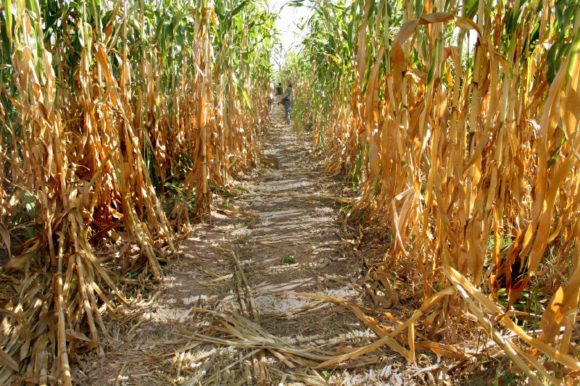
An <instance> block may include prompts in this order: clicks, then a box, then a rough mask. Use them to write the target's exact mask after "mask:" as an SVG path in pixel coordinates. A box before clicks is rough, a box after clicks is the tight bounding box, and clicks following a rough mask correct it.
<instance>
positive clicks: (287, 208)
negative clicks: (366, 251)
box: [76, 110, 398, 385]
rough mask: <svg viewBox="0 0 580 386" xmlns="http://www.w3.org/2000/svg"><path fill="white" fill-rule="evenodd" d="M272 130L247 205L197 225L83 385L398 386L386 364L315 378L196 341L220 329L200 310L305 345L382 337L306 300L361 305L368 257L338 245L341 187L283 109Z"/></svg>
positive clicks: (89, 366)
mask: <svg viewBox="0 0 580 386" xmlns="http://www.w3.org/2000/svg"><path fill="white" fill-rule="evenodd" d="M273 120H274V123H273V124H272V125H271V127H270V128H269V129H268V134H267V135H266V138H265V141H264V151H263V153H264V159H263V162H262V164H263V167H262V168H261V169H260V170H258V171H256V172H255V173H254V174H253V175H252V176H249V177H248V178H247V180H245V181H242V182H241V183H240V184H239V185H238V186H237V188H236V189H237V191H238V192H239V195H237V196H236V197H232V198H230V199H225V200H224V202H223V203H222V205H220V206H219V208H220V209H217V210H216V211H215V212H213V213H212V216H211V218H210V219H209V221H208V222H207V223H205V224H199V225H197V226H196V229H194V230H193V231H192V232H191V236H190V237H189V238H188V240H186V241H184V242H183V243H182V244H181V251H182V256H181V258H180V259H179V260H178V261H175V262H174V263H172V266H171V268H170V270H169V272H170V273H169V274H168V276H167V278H166V281H165V283H164V285H163V288H162V290H161V291H160V292H159V293H158V294H157V295H156V296H155V297H154V298H153V299H149V300H147V301H145V300H144V301H141V302H139V303H138V304H137V305H136V306H134V307H133V308H130V309H125V310H121V311H119V312H118V313H117V314H116V315H112V316H111V320H110V321H109V327H110V329H111V332H112V335H113V338H114V343H112V344H110V345H109V346H108V347H106V351H107V354H106V355H105V356H104V357H102V358H96V357H83V358H79V366H78V368H77V370H76V371H77V374H76V376H77V378H78V379H79V380H80V382H81V383H82V384H93V385H103V384H107V385H114V384H115V385H169V384H186V385H187V384H190V385H198V384H201V385H208V384H216V385H217V384H219V385H235V384H250V385H254V384H256V385H257V384H264V385H269V384H279V383H280V381H282V382H283V383H284V384H304V383H306V384H325V381H330V383H331V384H342V382H343V381H344V379H345V378H349V377H350V379H351V381H352V383H351V384H385V383H389V384H396V383H397V380H398V374H397V372H396V371H395V370H394V368H393V369H392V368H391V366H388V367H385V365H384V363H385V361H384V358H383V360H382V363H383V364H382V365H381V366H382V367H381V368H379V371H375V372H374V373H371V374H370V375H369V374H366V375H364V370H363V375H361V374H360V371H359V375H353V374H351V373H348V372H346V371H341V370H335V371H334V372H324V373H317V372H315V371H313V370H311V369H307V368H303V369H296V368H294V369H290V368H288V367H287V366H285V365H284V364H283V363H284V359H283V358H276V357H275V356H273V355H270V354H271V353H269V352H266V351H267V350H252V349H250V348H248V349H244V348H240V347H238V348H233V347H227V346H224V345H222V346H220V345H216V344H213V345H212V344H208V343H207V342H200V341H199V340H198V339H196V334H197V332H198V331H200V329H203V328H206V327H207V326H208V324H211V323H215V321H214V322H212V320H211V318H209V319H208V317H207V315H204V314H203V313H199V312H193V311H192V310H194V309H197V308H203V309H206V310H213V311H215V312H220V313H223V314H225V315H232V314H233V315H238V314H239V315H242V316H244V317H246V318H248V319H250V320H253V321H254V322H256V324H257V325H259V326H260V327H261V329H263V331H265V332H267V333H268V334H271V335H272V336H275V337H278V338H280V339H281V340H282V341H284V342H288V343H290V344H295V345H298V346H301V347H326V346H329V345H332V343H333V342H334V343H335V344H336V343H337V342H338V344H340V345H341V346H342V347H346V346H350V347H355V346H358V345H361V344H363V343H368V342H369V341H370V340H371V339H372V338H373V336H374V335H373V334H372V333H370V332H369V331H368V330H366V329H364V328H362V327H361V325H360V323H359V321H358V320H357V319H356V318H355V317H354V316H353V315H352V314H351V313H350V312H349V311H346V310H343V309H341V308H340V307H336V306H333V305H330V304H328V303H320V302H316V301H314V300H311V299H307V298H304V297H302V296H300V295H298V294H299V293H301V292H308V293H316V294H328V295H331V296H335V297H339V298H344V299H349V300H355V299H357V298H360V297H361V296H362V290H361V289H360V288H359V287H358V286H357V284H356V273H357V272H359V271H360V268H359V266H360V259H359V258H357V257H356V256H355V255H354V252H353V247H352V245H351V243H350V242H349V241H348V240H343V239H341V237H340V235H339V228H338V225H337V223H336V219H337V216H338V212H339V210H340V204H339V203H338V202H337V200H336V197H337V196H340V189H341V184H340V183H339V182H337V181H336V180H334V179H333V178H332V177H331V176H329V175H328V174H327V173H325V172H324V171H323V170H322V168H321V167H320V165H318V164H317V163H316V162H315V161H314V158H313V157H312V155H311V154H310V152H309V146H308V141H307V139H302V140H300V139H297V138H296V135H295V134H294V133H293V132H292V131H291V130H290V128H289V127H288V126H287V125H284V124H282V123H281V122H282V116H281V111H280V110H277V111H276V114H274V117H273ZM261 331H262V330H261ZM345 342H347V343H345ZM335 349H336V347H333V350H335ZM387 362H389V361H387ZM381 369H382V372H381ZM385 369H386V370H385ZM391 370H392V371H391ZM357 377H358V378H357ZM393 377H394V378H393ZM357 379H358V380H359V383H357V382H356V380H357ZM291 381H295V382H297V383H287V382H291Z"/></svg>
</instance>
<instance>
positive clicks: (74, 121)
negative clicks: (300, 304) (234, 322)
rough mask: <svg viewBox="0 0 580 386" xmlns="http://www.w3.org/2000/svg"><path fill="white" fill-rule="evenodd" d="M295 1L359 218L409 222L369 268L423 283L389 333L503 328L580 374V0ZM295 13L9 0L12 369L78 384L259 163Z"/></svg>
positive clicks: (258, 4) (1, 336)
mask: <svg viewBox="0 0 580 386" xmlns="http://www.w3.org/2000/svg"><path fill="white" fill-rule="evenodd" d="M290 3H291V4H292V5H294V6H307V7H310V8H312V10H313V14H312V16H311V17H310V18H309V20H308V22H307V23H306V26H305V28H306V30H307V31H308V35H307V37H306V38H305V40H304V42H303V45H302V48H301V49H300V50H299V51H297V52H295V53H292V54H290V55H289V56H288V57H287V59H286V63H285V65H284V68H283V69H282V77H283V78H285V79H292V80H293V81H294V83H295V90H296V91H295V93H296V96H295V102H294V113H293V116H294V119H295V122H294V127H295V128H296V129H297V130H304V131H312V132H313V138H314V140H313V143H312V147H313V148H314V149H315V150H316V151H317V152H319V154H320V155H321V156H323V157H324V158H325V160H326V164H327V169H328V172H330V173H335V174H342V175H348V176H349V177H350V179H351V181H352V186H353V189H354V190H355V191H356V192H357V194H358V198H357V200H356V203H355V204H354V206H353V207H352V208H351V210H350V213H349V217H350V219H351V220H352V222H353V223H354V222H355V220H356V222H358V223H359V224H364V225H365V227H366V229H369V230H370V231H372V233H375V234H381V235H390V240H388V242H387V244H388V245H387V247H388V252H387V254H386V255H385V257H384V259H383V260H382V261H380V262H378V263H377V264H376V265H374V266H373V267H371V268H370V271H369V272H368V274H367V278H368V280H370V281H375V282H380V283H382V284H381V285H382V286H383V287H384V289H385V292H386V297H387V298H388V299H386V301H388V302H389V304H396V303H397V302H398V301H399V300H398V298H396V296H395V295H393V294H392V292H393V291H391V290H390V289H389V288H390V287H391V286H394V285H395V284H394V283H402V285H403V286H405V288H406V291H410V292H411V294H412V295H411V296H412V299H413V301H415V302H417V305H418V307H417V309H416V310H415V312H414V313H413V314H412V315H411V316H410V318H408V319H407V320H401V321H399V322H398V323H399V324H398V327H396V328H394V329H392V330H386V329H384V328H382V327H381V326H380V322H381V321H380V320H377V321H373V322H372V323H371V324H372V326H370V325H369V326H370V327H371V328H372V329H373V330H375V332H377V334H378V335H379V336H381V338H380V339H379V341H378V342H377V343H376V344H374V346H373V349H377V348H379V347H381V346H385V345H386V346H389V347H390V348H391V349H393V350H394V351H396V352H397V353H400V354H401V355H402V356H403V357H404V358H406V360H407V361H409V362H415V361H416V350H418V348H419V346H422V347H426V348H427V349H429V350H431V351H432V352H434V353H436V354H438V355H442V356H445V355H446V353H447V354H448V353H452V354H453V353H454V352H455V351H454V350H456V349H455V348H453V347H454V345H456V344H458V343H459V342H460V340H461V337H460V334H457V333H456V332H457V330H456V328H459V327H457V326H463V328H465V329H470V328H479V329H481V330H482V331H484V332H485V333H486V334H487V335H488V336H489V337H490V338H491V339H493V340H494V341H495V343H496V344H497V345H498V346H499V347H501V349H502V350H503V351H504V352H505V354H506V355H508V356H509V357H510V358H511V359H512V361H513V362H514V363H515V364H516V365H517V366H518V367H519V368H520V369H521V371H522V372H523V373H525V374H526V375H527V376H528V377H529V379H531V380H532V382H535V383H541V382H542V381H543V382H547V383H550V384H557V383H559V379H561V378H562V377H564V376H570V375H572V376H574V374H576V376H577V374H578V373H579V372H580V362H579V361H578V352H577V351H576V352H575V350H576V349H575V348H574V347H577V346H576V345H575V344H574V341H575V340H577V339H578V336H577V319H578V315H577V313H578V303H579V300H580V245H579V244H580V224H579V222H578V221H577V217H578V215H580V174H579V169H580V159H579V153H578V150H579V149H580V130H579V119H580V56H579V52H580V7H579V6H578V4H577V3H576V2H575V1H562V0H542V1H540V0H530V1H519V0H498V1H489V0H487V1H475V0H463V1H458V0H446V1H443V0H417V1H386V0H353V1H346V0H336V1H330V0H320V1H306V0H293V1H290ZM275 19H276V15H275V14H274V13H272V12H271V11H270V10H269V8H268V2H267V1H265V0H260V1H249V0H243V1H237V0H213V1H212V0H196V1H187V0H174V1H146V0H139V1H121V0H88V1H66V0H59V1H47V0H26V1H24V0H5V1H4V2H3V3H2V4H1V5H0V34H1V37H2V43H1V46H0V78H1V80H2V83H1V84H0V155H1V156H2V159H1V165H2V167H1V168H0V180H1V181H2V183H1V184H0V235H1V236H2V238H1V241H2V243H1V244H3V245H4V247H5V248H4V252H3V254H2V255H0V263H1V268H0V282H1V284H0V318H1V319H0V320H1V323H0V365H1V366H0V384H12V383H14V384H18V383H33V384H45V385H46V384H56V383H59V384H60V383H62V384H65V385H70V384H72V383H73V376H72V374H71V361H72V360H73V359H74V356H76V355H81V354H82V353H86V352H89V351H96V352H97V353H99V354H103V348H102V342H103V341H104V340H109V341H110V340H111V339H112V338H111V336H110V335H109V333H108V331H107V328H106V327H105V323H104V321H103V314H104V313H105V312H106V311H114V310H115V308H116V307H117V305H119V304H128V303H129V299H128V297H127V293H128V291H131V288H133V287H139V286H148V285H149V284H150V283H159V282H161V281H162V280H163V276H164V274H163V271H164V269H163V264H165V262H167V261H168V260H169V259H171V257H172V256H173V255H174V253H175V252H176V248H177V247H176V246H177V243H178V241H179V238H180V235H181V234H182V233H186V232H187V230H188V225H189V224H190V223H192V222H194V221H198V220H203V219H204V218H205V216H207V215H208V214H209V213H210V211H211V205H212V196H213V192H216V191H219V190H227V189H228V186H230V183H231V182H232V180H234V179H236V178H238V177H239V176H241V175H242V174H243V173H244V172H246V171H248V170H249V169H251V168H253V167H255V166H256V163H257V161H258V154H259V153H260V149H261V147H260V135H261V132H262V130H263V128H264V127H265V125H266V123H267V121H268V115H269V103H268V92H269V89H270V84H271V82H272V80H273V70H272V66H271V52H272V50H273V49H274V47H275V44H276V41H277V37H276V36H277V35H276V31H275V27H274V21H275ZM101 251H105V252H101ZM363 319H364V318H363ZM365 320H367V322H368V320H370V319H369V318H366V319H365ZM369 323H370V322H369ZM454 326H456V327H454ZM575 329H576V330H575ZM499 330H502V331H508V332H509V334H508V336H509V338H506V335H505V334H499V333H498V331H499ZM369 350H370V348H369V349H368V350H367V349H365V350H360V351H358V352H356V351H355V352H352V353H351V354H349V355H343V356H341V357H338V358H337V359H333V360H331V362H332V361H336V362H338V361H339V360H344V359H348V358H352V357H354V356H357V355H362V354H363V353H366V352H368V351H369ZM324 364H325V365H329V364H332V363H324Z"/></svg>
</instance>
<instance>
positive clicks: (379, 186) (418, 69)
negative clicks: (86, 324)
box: [285, 0, 580, 380]
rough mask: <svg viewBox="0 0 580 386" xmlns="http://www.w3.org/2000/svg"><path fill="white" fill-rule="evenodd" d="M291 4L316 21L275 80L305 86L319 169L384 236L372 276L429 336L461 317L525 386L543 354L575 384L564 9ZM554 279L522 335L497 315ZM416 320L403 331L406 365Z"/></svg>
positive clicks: (575, 140) (570, 7) (563, 5)
mask: <svg viewBox="0 0 580 386" xmlns="http://www.w3.org/2000/svg"><path fill="white" fill-rule="evenodd" d="M295 4H296V5H301V4H302V5H309V6H311V7H313V9H314V16H313V17H312V19H311V20H310V22H309V30H310V34H309V36H308V37H307V38H306V39H305V41H304V47H303V50H302V51H301V52H300V53H299V54H298V57H297V58H295V59H294V60H292V61H290V62H289V64H288V65H287V68H286V69H285V71H286V72H287V73H289V74H296V75H295V76H297V77H299V78H302V79H301V81H300V82H297V84H298V87H297V93H296V94H297V104H296V105H297V107H298V108H300V111H299V112H298V114H296V115H301V116H302V117H303V118H302V119H303V121H302V122H300V123H301V124H302V125H310V126H312V127H313V130H314V139H315V145H316V146H318V147H320V148H321V149H322V150H324V151H326V152H327V154H328V157H329V159H330V162H329V167H330V168H331V169H333V170H335V171H342V172H346V173H350V174H351V175H352V178H353V184H354V185H355V187H357V188H359V189H360V196H361V197H360V200H359V201H358V203H357V204H356V207H355V212H358V211H360V212H361V213H370V214H369V217H368V218H367V220H368V221H370V222H372V223H373V224H375V225H376V226H380V227H384V229H385V230H388V231H389V232H391V233H392V234H393V240H394V241H393V243H392V245H390V246H389V250H388V253H387V256H386V257H385V260H384V262H383V263H381V264H380V266H379V267H375V269H376V270H377V271H378V272H381V275H389V272H396V273H397V274H398V277H401V278H406V281H407V282H409V283H411V282H412V283H413V284H414V285H413V287H414V288H416V289H418V292H417V296H419V297H420V298H421V299H423V300H424V307H422V308H421V313H420V314H418V315H422V314H423V313H425V314H426V315H425V318H424V322H423V326H424V327H429V328H430V329H431V331H436V330H438V329H439V327H441V326H444V325H445V324H446V323H447V321H448V320H449V318H450V317H451V318H454V317H461V315H464V314H465V313H466V311H467V312H469V313H470V314H471V315H475V316H476V318H477V319H478V322H479V323H480V325H481V326H482V327H483V328H484V329H485V330H486V331H487V332H488V333H489V334H490V336H491V338H492V339H494V340H495V341H496V342H497V344H498V345H499V346H500V347H502V348H503V349H504V350H505V352H506V353H507V354H508V355H509V356H510V357H511V358H512V359H513V360H514V362H515V363H516V364H517V365H518V366H519V367H520V368H521V369H522V371H524V372H525V373H526V374H528V375H529V376H530V377H532V378H536V376H537V374H541V375H542V376H545V377H547V378H548V379H550V380H554V379H555V378H554V375H553V374H551V373H550V372H548V371H547V370H546V368H545V367H544V366H543V365H542V364H541V363H540V362H539V361H538V360H537V358H536V355H537V354H540V353H541V354H544V355H545V356H546V357H548V358H550V360H551V361H554V362H555V363H558V364H559V365H560V366H561V368H560V369H561V371H563V372H568V371H578V369H579V368H580V365H579V364H578V361H577V360H576V359H574V357H573V356H572V355H571V354H570V352H569V351H570V341H571V337H572V334H573V331H574V321H575V319H576V311H577V306H578V296H579V289H580V282H579V280H580V279H579V277H580V276H579V272H580V271H579V270H580V262H579V260H578V256H579V253H578V252H579V250H578V240H579V236H580V234H579V233H578V231H579V228H578V225H577V221H575V220H574V217H575V216H576V215H577V214H578V211H579V210H580V206H579V205H580V204H579V200H578V191H579V190H578V189H579V186H580V178H579V177H578V168H579V167H580V163H579V159H578V150H577V149H578V148H579V145H580V138H579V134H578V108H577V107H576V106H577V104H578V101H579V100H580V98H579V97H580V95H579V94H578V90H579V88H578V82H579V81H580V79H579V74H580V68H579V63H580V62H579V55H578V50H579V48H580V34H579V23H580V9H579V8H578V7H577V5H575V4H572V3H569V2H555V3H551V2H547V1H544V2H542V1H499V2H492V1H480V2H475V1H469V0H466V1H438V0H435V1H418V2H387V1H370V0H359V1H353V2H334V1H333V2H330V1H322V2H311V3H308V2H302V1H296V2H295ZM303 63H306V64H303ZM301 96H303V97H304V99H305V100H309V101H310V103H307V102H306V101H305V100H304V101H300V100H299V98H301ZM505 239H507V240H508V242H502V240H505ZM490 240H491V242H489V241H490ZM502 245H503V247H502ZM548 249H550V250H552V252H549V251H548ZM554 251H556V252H554ZM554 253H555V255H556V256H555V259H552V261H553V262H548V258H549V257H550V254H554ZM554 264H555V266H556V267H557V269H556V270H554V269H551V268H550V266H553V265H554ZM558 272H559V273H558ZM561 274H562V276H560V275H561ZM554 275H557V276H554ZM554 277H559V279H558V280H557V284H556V285H554V286H552V287H550V288H548V287H547V286H544V288H545V289H546V291H547V292H546V293H544V296H546V297H547V298H548V299H550V298H551V300H549V301H548V303H547V305H546V306H545V307H544V308H543V310H542V312H543V316H542V319H541V322H540V324H539V327H540V329H541V331H542V333H541V334H540V336H533V334H532V333H531V332H529V331H525V330H524V329H522V328H521V327H520V326H519V325H518V324H517V320H516V318H515V317H513V316H511V314H510V312H509V311H510V307H511V306H512V305H513V304H514V303H516V302H517V301H518V299H519V298H520V297H521V295H522V293H526V292H527V291H529V289H530V282H531V281H532V280H535V281H536V282H539V283H548V282H553V281H554V280H553V278H554ZM501 291H503V292H504V293H505V294H506V297H507V301H506V303H505V304H504V305H503V306H502V305H501V304H500V302H499V299H498V298H497V294H498V293H499V292H501ZM485 295H489V296H490V297H491V299H493V300H490V299H489V298H488V297H486V296H485ZM441 298H443V299H444V301H442V302H440V303H439V304H438V305H437V306H433V304H434V303H433V300H434V299H441ZM427 310H428V311H427ZM417 318H418V317H417ZM417 318H412V319H411V320H410V321H409V322H408V323H407V324H405V326H408V329H407V330H408V331H407V338H408V343H409V349H408V351H405V352H406V354H405V355H407V358H408V359H409V360H414V358H415V354H414V351H415V338H414V336H415V332H414V326H415V323H416V322H417V320H418V319H417ZM494 323H499V324H501V325H503V327H504V328H506V329H508V330H511V331H512V332H513V333H514V334H515V335H517V336H518V338H519V342H513V341H506V340H505V339H503V338H502V337H501V336H500V335H498V334H497V332H495V331H494V330H493V327H492V326H493V325H494ZM448 338H449V340H450V341H452V339H453V337H452V336H449V337H448ZM520 344H521V346H520ZM528 349H530V350H528ZM536 380H537V378H536Z"/></svg>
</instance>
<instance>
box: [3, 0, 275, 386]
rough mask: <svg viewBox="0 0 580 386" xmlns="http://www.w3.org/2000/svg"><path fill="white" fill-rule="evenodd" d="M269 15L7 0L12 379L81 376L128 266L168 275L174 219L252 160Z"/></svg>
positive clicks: (239, 9) (252, 5)
mask: <svg viewBox="0 0 580 386" xmlns="http://www.w3.org/2000/svg"><path fill="white" fill-rule="evenodd" d="M273 20H274V18H273V16H272V15H271V14H270V13H269V12H268V11H267V7H266V5H265V4H264V3H262V2H248V1H245V2H242V3H239V2H234V1H216V2H214V3H212V2H209V1H205V0H202V1H198V2H190V1H163V2H149V1H137V2H125V1H99V0H94V1H86V2H71V1H64V0H63V1H45V0H32V1H26V2H24V1H10V0H7V1H4V2H3V6H2V9H1V10H0V33H1V35H2V44H1V47H0V49H1V52H0V60H1V63H0V77H2V86H0V130H1V138H0V151H1V154H2V167H1V168H0V170H1V171H0V177H1V178H2V183H1V184H0V231H1V232H0V233H1V234H2V241H3V243H4V244H5V246H6V249H7V251H8V252H9V256H8V261H7V263H6V264H4V265H3V266H2V268H1V269H0V277H1V278H2V281H1V282H2V285H1V287H0V309H1V310H2V313H1V314H0V316H1V317H2V323H1V325H2V333H1V334H0V350H1V351H0V354H1V355H0V363H2V366H1V367H0V383H1V384H5V383H21V382H33V383H39V384H49V383H50V384H52V383H55V382H56V381H57V380H58V381H59V382H62V383H64V384H71V383H72V376H71V370H70V368H71V354H74V353H75V352H77V351H86V350H97V353H99V354H102V353H103V340H109V339H110V336H109V335H108V332H107V329H106V328H105V325H104V322H103V319H102V316H101V314H102V312H103V310H105V309H111V308H114V307H115V304H116V303H118V302H127V299H126V298H125V296H124V295H123V293H122V292H121V291H120V290H119V288H118V283H119V281H120V280H123V281H124V280H125V278H123V277H122V275H125V274H127V273H131V274H133V273H137V274H138V275H139V278H140V281H141V282H145V281H147V280H152V281H160V280H162V279H163V271H162V267H161V265H160V263H159V260H158V257H159V256H160V255H161V254H162V252H161V251H162V249H166V247H167V249H168V250H169V251H171V250H172V249H173V243H174V229H175V228H176V227H181V225H184V223H186V222H188V219H189V216H190V213H194V214H196V215H198V216H202V215H204V214H206V213H208V211H209V210H210V205H211V198H212V188H216V187H226V186H227V184H228V182H229V180H230V179H231V176H233V175H236V173H239V172H240V171H243V170H244V169H247V168H249V167H251V166H253V163H254V156H255V153H256V151H257V139H256V133H255V130H256V128H257V127H259V125H261V124H262V123H263V122H264V120H265V118H266V117H265V115H264V114H265V113H266V109H265V108H264V106H265V104H266V99H265V98H266V93H267V88H266V87H265V85H266V84H267V82H268V78H269V76H270V69H269V61H270V60H269V52H270V48H271V46H272V45H273V44H274V34H273V31H272V28H271V27H272V23H273ZM170 188H171V189H173V188H174V190H172V191H171V193H175V196H177V197H178V199H176V200H173V202H174V203H173V205H170V208H169V209H170V216H169V217H168V216H167V215H166V212H165V209H167V208H164V206H163V203H162V198H163V197H162V195H163V193H164V192H165V191H166V189H170ZM171 219H173V220H174V222H173V223H171V222H170V220H171ZM103 242H109V243H113V244H115V245H116V248H118V249H120V250H122V251H129V250H130V248H121V247H122V245H130V244H133V245H135V246H136V247H137V248H138V250H139V256H137V257H135V256H131V255H129V254H128V252H121V253H119V254H117V255H114V256H112V257H111V258H107V259H103V258H101V257H97V254H96V253H95V250H96V248H100V244H102V243H103ZM13 246H14V247H15V248H14V249H11V247H13Z"/></svg>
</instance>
